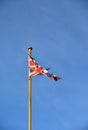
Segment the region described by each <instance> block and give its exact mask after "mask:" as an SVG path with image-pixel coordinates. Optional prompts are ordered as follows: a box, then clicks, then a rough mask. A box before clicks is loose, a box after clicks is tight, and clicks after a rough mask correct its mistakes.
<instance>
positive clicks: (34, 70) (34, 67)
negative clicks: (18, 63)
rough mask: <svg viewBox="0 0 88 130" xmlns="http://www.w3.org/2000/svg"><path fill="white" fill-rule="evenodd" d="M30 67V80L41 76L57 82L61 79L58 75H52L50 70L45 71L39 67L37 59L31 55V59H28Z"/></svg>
mask: <svg viewBox="0 0 88 130" xmlns="http://www.w3.org/2000/svg"><path fill="white" fill-rule="evenodd" d="M28 66H29V79H30V78H31V77H33V76H36V75H39V74H40V75H45V76H47V77H49V78H50V79H51V80H53V81H57V80H59V79H61V77H59V76H57V75H53V74H50V73H49V72H48V70H49V68H47V69H44V68H43V67H42V66H40V65H38V64H37V62H36V61H35V59H34V58H33V57H32V56H31V55H29V58H28Z"/></svg>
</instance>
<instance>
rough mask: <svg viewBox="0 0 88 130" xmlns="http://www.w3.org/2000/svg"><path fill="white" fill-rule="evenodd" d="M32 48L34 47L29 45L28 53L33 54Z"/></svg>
mask: <svg viewBox="0 0 88 130" xmlns="http://www.w3.org/2000/svg"><path fill="white" fill-rule="evenodd" d="M32 50H33V48H32V47H28V54H29V55H31V54H32Z"/></svg>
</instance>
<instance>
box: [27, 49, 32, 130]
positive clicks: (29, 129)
mask: <svg viewBox="0 0 88 130" xmlns="http://www.w3.org/2000/svg"><path fill="white" fill-rule="evenodd" d="M31 54H32V47H29V48H28V71H29V72H28V73H29V74H30V63H29V60H30V55H31ZM28 130H32V77H31V78H30V77H29V75H28Z"/></svg>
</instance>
